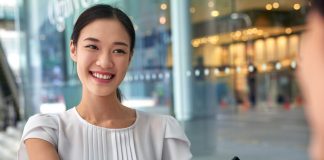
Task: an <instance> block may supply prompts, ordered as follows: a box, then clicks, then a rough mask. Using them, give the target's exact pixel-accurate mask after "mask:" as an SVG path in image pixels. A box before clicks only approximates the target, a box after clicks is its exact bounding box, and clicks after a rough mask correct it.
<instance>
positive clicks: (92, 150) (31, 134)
mask: <svg viewBox="0 0 324 160" xmlns="http://www.w3.org/2000/svg"><path fill="white" fill-rule="evenodd" d="M28 138H39V139H43V140H46V141H48V142H50V143H52V144H53V145H54V146H55V147H56V149H57V151H58V155H59V157H60V159H61V160H188V159H191V157H192V155H191V152H190V142H189V140H188V138H187V137H186V135H185V134H184V131H183V130H182V128H181V127H180V125H179V123H178V122H177V120H176V119H174V118H173V117H171V116H166V115H153V114H148V113H145V112H141V111H136V120H135V122H134V123H133V124H132V125H131V126H129V127H127V128H121V129H111V128H104V127H99V126H95V125H93V124H90V123H88V122H87V121H85V120H84V119H82V117H81V116H80V115H79V113H78V112H77V111H76V109H75V108H72V109H69V110H68V111H65V112H63V113H59V114H37V115H34V116H32V117H30V118H29V120H28V121H27V123H26V125H25V128H24V132H23V135H22V138H21V142H20V147H19V151H18V160H27V159H28V156H27V152H26V147H25V144H24V141H25V140H26V139H28Z"/></svg>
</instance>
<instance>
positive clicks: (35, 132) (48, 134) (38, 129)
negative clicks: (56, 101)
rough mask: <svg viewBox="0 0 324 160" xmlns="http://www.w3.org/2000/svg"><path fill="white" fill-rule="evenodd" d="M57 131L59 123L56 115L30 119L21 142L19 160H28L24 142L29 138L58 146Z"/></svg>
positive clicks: (35, 116) (38, 116) (37, 116)
mask: <svg viewBox="0 0 324 160" xmlns="http://www.w3.org/2000/svg"><path fill="white" fill-rule="evenodd" d="M57 130H58V121H57V120H56V116H55V115H49V114H37V115H34V116H32V117H30V118H29V119H28V121H27V123H26V125H25V128H24V131H23V134H22V137H21V140H20V145H19V150H18V160H25V159H28V158H27V157H28V156H27V151H26V146H25V143H24V141H25V140H27V139H29V138H39V139H42V140H45V141H47V142H49V143H51V144H53V145H54V146H57V140H58V138H57Z"/></svg>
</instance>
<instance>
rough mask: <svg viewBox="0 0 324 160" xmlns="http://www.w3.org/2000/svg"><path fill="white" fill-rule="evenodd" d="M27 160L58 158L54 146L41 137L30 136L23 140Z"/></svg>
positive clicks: (53, 159)
mask: <svg viewBox="0 0 324 160" xmlns="http://www.w3.org/2000/svg"><path fill="white" fill-rule="evenodd" d="M25 145H26V149H27V153H28V157H29V160H44V159H46V160H59V159H60V158H59V156H58V153H57V151H56V149H55V147H54V146H53V145H52V144H51V143H49V142H47V141H45V140H42V139H38V138H30V139H27V140H25Z"/></svg>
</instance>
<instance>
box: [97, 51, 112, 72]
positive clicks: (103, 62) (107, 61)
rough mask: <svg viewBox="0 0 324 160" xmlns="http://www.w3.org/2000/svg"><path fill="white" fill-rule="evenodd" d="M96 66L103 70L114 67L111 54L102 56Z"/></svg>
mask: <svg viewBox="0 0 324 160" xmlns="http://www.w3.org/2000/svg"><path fill="white" fill-rule="evenodd" d="M96 64H97V65H98V66H100V67H102V68H111V67H113V66H114V63H113V61H112V56H111V54H109V53H104V54H102V55H100V56H99V58H98V60H97V62H96Z"/></svg>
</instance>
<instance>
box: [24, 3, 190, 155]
mask: <svg viewBox="0 0 324 160" xmlns="http://www.w3.org/2000/svg"><path fill="white" fill-rule="evenodd" d="M134 44H135V31H134V28H133V24H132V22H131V21H130V19H129V18H128V16H127V15H126V14H125V13H123V12H122V11H121V10H119V9H117V8H113V7H111V6H109V5H95V6H93V7H91V8H89V9H87V10H86V11H84V12H83V13H82V14H81V15H80V17H79V18H78V20H77V22H76V24H75V26H74V29H73V33H72V36H71V42H70V57H71V59H72V60H73V61H74V62H75V63H76V65H77V74H78V76H79V79H80V81H81V83H82V98H81V101H80V103H79V105H77V106H76V107H74V108H72V109H70V110H67V111H65V112H62V113H59V114H38V115H35V116H32V117H31V118H30V119H29V120H28V122H27V124H26V126H25V129H24V133H23V136H22V140H21V144H20V148H19V153H18V159H19V160H25V159H32V160H41V159H42V160H43V159H50V160H57V159H61V160H71V159H84V160H85V159H89V160H90V159H91V160H101V159H102V160H106V159H113V160H136V159H139V160H151V159H163V160H164V159H165V160H182V159H183V160H187V159H191V152H190V142H189V140H188V138H187V137H186V135H185V134H184V131H183V130H182V129H181V127H180V125H179V124H178V122H177V121H176V120H175V119H174V118H173V117H171V116H160V115H151V114H147V113H144V112H141V111H137V110H134V109H130V108H128V107H127V106H124V105H122V104H121V101H120V96H119V95H118V89H117V88H118V86H119V85H120V83H121V82H122V81H123V79H124V77H125V74H126V72H127V69H128V66H129V64H130V61H131V59H132V56H133V48H134ZM80 153H81V154H80Z"/></svg>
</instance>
